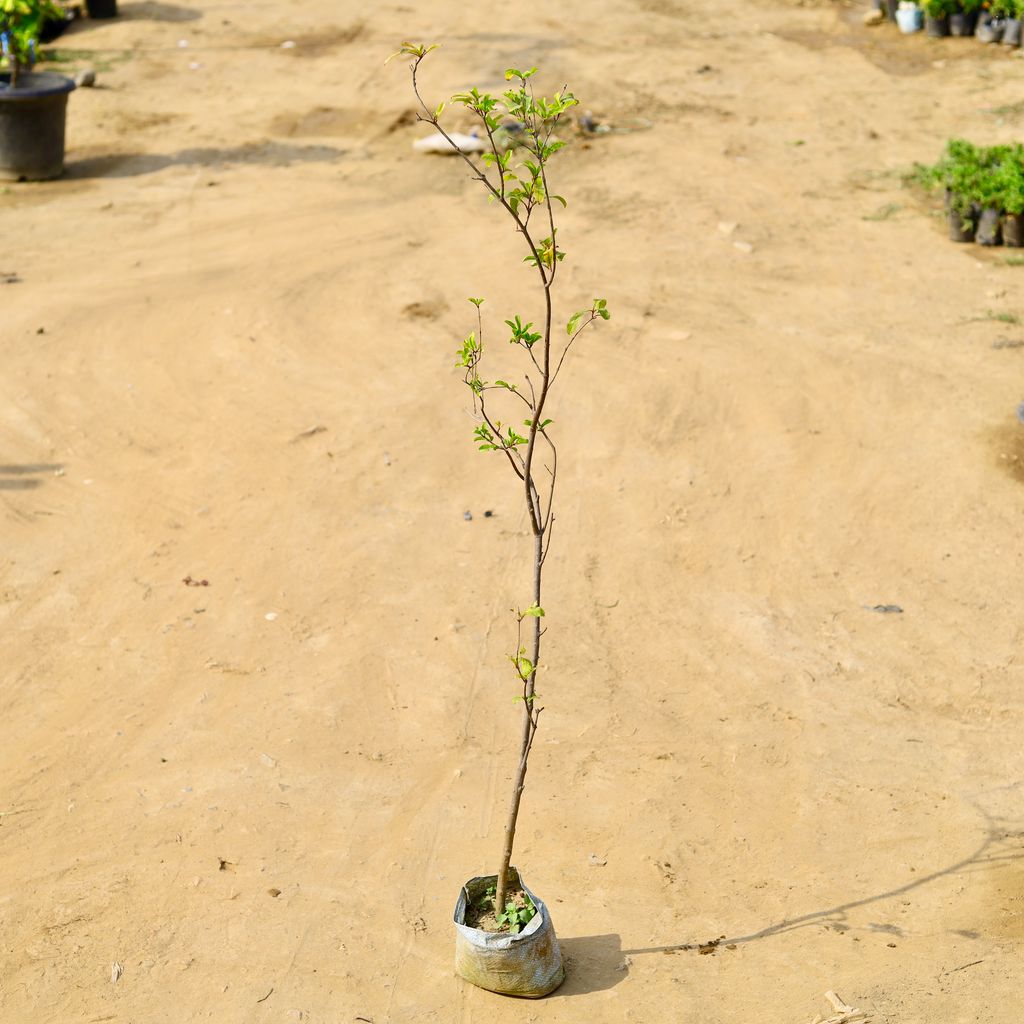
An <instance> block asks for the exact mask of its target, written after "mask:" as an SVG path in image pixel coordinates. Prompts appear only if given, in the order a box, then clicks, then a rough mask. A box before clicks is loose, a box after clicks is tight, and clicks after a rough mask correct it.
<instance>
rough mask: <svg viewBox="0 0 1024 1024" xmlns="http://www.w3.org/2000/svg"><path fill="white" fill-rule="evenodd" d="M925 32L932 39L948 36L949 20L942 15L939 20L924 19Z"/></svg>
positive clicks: (928, 17)
mask: <svg viewBox="0 0 1024 1024" xmlns="http://www.w3.org/2000/svg"><path fill="white" fill-rule="evenodd" d="M924 28H925V31H926V32H927V33H928V35H930V36H931V37H932V38H933V39H940V38H941V37H942V36H948V35H949V18H948V17H947V16H946V15H943V16H942V17H941V18H932V17H930V16H926V17H925V19H924Z"/></svg>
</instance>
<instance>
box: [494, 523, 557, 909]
mask: <svg viewBox="0 0 1024 1024" xmlns="http://www.w3.org/2000/svg"><path fill="white" fill-rule="evenodd" d="M544 533H545V531H544V530H543V529H541V530H540V531H539V532H537V533H535V534H534V537H533V603H534V605H536V606H537V607H542V605H541V603H540V597H541V594H540V586H541V572H542V568H543V565H544ZM530 621H531V622H532V623H533V636H532V638H531V644H530V661H531V662H532V663H533V667H534V670H533V672H532V673H531V675H530V678H529V679H528V680H527V683H526V688H525V693H524V700H523V736H522V741H521V743H520V746H519V764H518V766H517V767H516V774H515V782H514V784H513V786H512V802H511V805H510V806H509V809H508V821H507V822H506V823H505V844H504V847H503V849H502V853H501V870H500V871H499V872H498V881H497V886H496V890H497V891H496V893H495V898H494V909H495V911H496V912H497V913H499V914H500V913H501V912H502V911H503V910H504V909H505V894H506V891H507V889H508V868H509V864H510V863H511V862H512V847H513V845H514V844H515V840H516V821H517V820H518V818H519V802H520V800H522V797H523V789H524V787H525V785H526V769H527V766H528V764H529V760H530V748H531V747H532V746H533V736H534V733H535V732H536V731H537V714H538V713H537V712H535V711H534V708H533V693H534V687H535V683H536V679H537V666H538V665H539V664H540V637H541V632H542V630H541V628H540V619H539V618H537V617H531V618H530Z"/></svg>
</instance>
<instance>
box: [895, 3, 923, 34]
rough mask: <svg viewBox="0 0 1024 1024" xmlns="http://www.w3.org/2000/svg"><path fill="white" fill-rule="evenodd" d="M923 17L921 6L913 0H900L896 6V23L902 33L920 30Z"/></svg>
mask: <svg viewBox="0 0 1024 1024" xmlns="http://www.w3.org/2000/svg"><path fill="white" fill-rule="evenodd" d="M923 19H924V15H923V14H922V13H921V8H920V7H918V6H917V4H915V3H914V2H913V0H900V5H899V7H897V8H896V24H897V25H899V29H900V31H901V32H902V33H903V34H904V35H910V33H911V32H920V31H921V26H922V24H923Z"/></svg>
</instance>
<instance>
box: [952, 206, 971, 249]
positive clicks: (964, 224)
mask: <svg viewBox="0 0 1024 1024" xmlns="http://www.w3.org/2000/svg"><path fill="white" fill-rule="evenodd" d="M977 223H978V218H977V217H976V216H974V213H973V211H972V212H971V213H970V214H964V213H961V212H960V211H959V210H958V209H957V208H956V207H955V206H950V207H949V238H950V241H952V242H973V241H974V232H975V229H976V226H977Z"/></svg>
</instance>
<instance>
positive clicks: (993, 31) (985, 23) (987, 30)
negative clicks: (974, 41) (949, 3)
mask: <svg viewBox="0 0 1024 1024" xmlns="http://www.w3.org/2000/svg"><path fill="white" fill-rule="evenodd" d="M1005 26H1006V21H1005V19H1004V18H993V17H992V15H991V14H989V13H988V11H985V12H983V13H982V15H981V17H979V18H978V27H977V28H976V29H975V30H974V34H975V35H976V36H977V37H978V39H979V40H980V41H981V42H983V43H998V42H999V40H1000V39H1002V38H1003V29H1004V28H1005Z"/></svg>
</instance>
